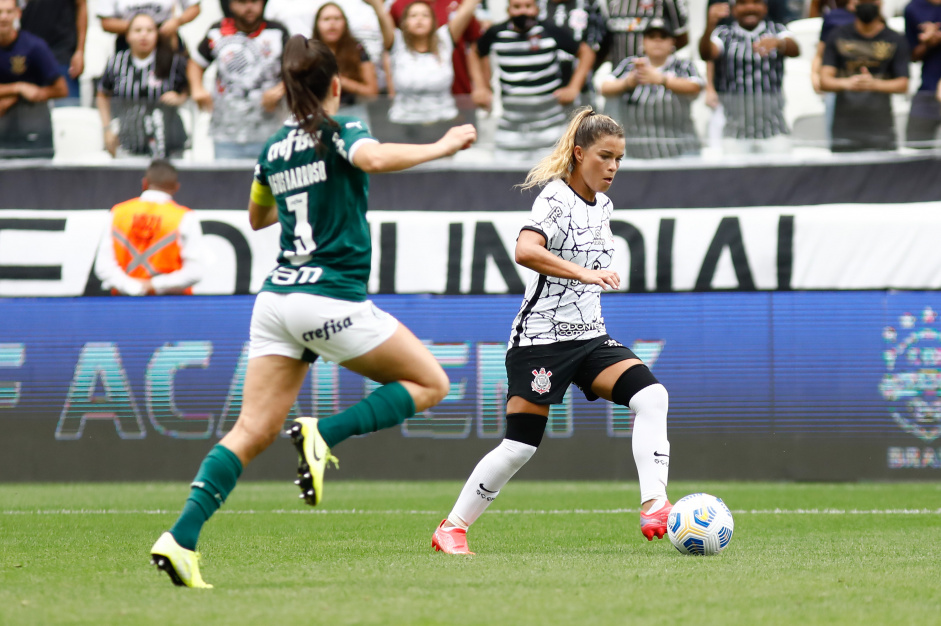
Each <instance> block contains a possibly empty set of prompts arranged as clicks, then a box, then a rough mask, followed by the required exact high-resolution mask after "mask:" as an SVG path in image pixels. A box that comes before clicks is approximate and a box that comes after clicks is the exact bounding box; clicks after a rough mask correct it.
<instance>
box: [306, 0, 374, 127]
mask: <svg viewBox="0 0 941 626" xmlns="http://www.w3.org/2000/svg"><path fill="white" fill-rule="evenodd" d="M313 38H314V39H317V40H319V41H322V42H324V43H325V44H327V47H328V48H330V51H331V52H333V54H334V56H336V58H337V63H339V65H340V87H341V89H342V92H341V94H340V111H341V113H342V114H344V115H353V116H354V117H358V118H361V119H363V120H364V121H366V123H367V125H368V123H369V119H368V117H369V116H368V114H367V112H366V108H365V106H357V105H362V104H363V102H364V99H366V98H375V97H376V96H377V95H378V94H379V79H378V75H377V71H376V64H375V63H374V62H373V61H372V59H370V58H369V54H368V53H367V52H366V49H365V48H363V46H362V44H361V43H360V42H358V41H356V38H355V37H353V35H352V33H350V27H349V23H348V22H347V21H346V14H345V13H344V12H343V9H341V8H340V5H338V4H337V3H336V2H327V3H325V4H324V5H323V6H321V7H320V9H319V10H318V11H317V15H316V18H315V19H314V36H313Z"/></svg>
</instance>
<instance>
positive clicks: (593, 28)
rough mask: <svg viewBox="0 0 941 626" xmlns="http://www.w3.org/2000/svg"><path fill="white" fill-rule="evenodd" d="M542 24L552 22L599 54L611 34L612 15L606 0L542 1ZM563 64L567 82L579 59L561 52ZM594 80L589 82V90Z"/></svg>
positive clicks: (564, 79)
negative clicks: (610, 21) (607, 7)
mask: <svg viewBox="0 0 941 626" xmlns="http://www.w3.org/2000/svg"><path fill="white" fill-rule="evenodd" d="M539 21H540V22H542V21H548V22H549V23H551V24H555V25H556V26H558V27H559V28H563V29H565V30H566V31H567V32H568V33H569V34H570V35H571V36H572V39H574V40H575V41H577V42H579V43H586V44H588V47H589V48H591V49H592V50H594V51H595V52H598V50H600V49H601V44H602V42H603V41H604V39H605V36H607V34H608V27H607V25H606V23H607V21H608V12H607V10H606V9H605V4H604V0H539ZM559 59H560V60H561V63H562V81H563V82H564V83H567V82H568V81H569V80H571V78H572V74H573V72H574V71H575V57H574V56H572V55H570V54H569V53H567V52H561V51H560V52H559ZM590 85H591V80H590V79H589V80H586V81H585V89H583V91H585V90H586V89H588V88H589V86H590Z"/></svg>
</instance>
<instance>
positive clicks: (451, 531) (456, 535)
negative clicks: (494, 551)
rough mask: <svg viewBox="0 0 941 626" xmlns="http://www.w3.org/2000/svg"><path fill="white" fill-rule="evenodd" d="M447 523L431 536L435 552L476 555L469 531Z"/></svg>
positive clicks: (442, 523) (441, 525) (442, 522)
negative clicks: (469, 547)
mask: <svg viewBox="0 0 941 626" xmlns="http://www.w3.org/2000/svg"><path fill="white" fill-rule="evenodd" d="M447 521H448V520H446V519H445V520H441V523H440V524H438V528H437V530H435V534H434V535H432V536H431V546H432V547H433V548H434V549H435V552H439V551H440V552H444V553H445V554H469V555H473V554H474V553H473V552H471V551H470V550H469V549H468V548H467V531H466V530H465V529H463V528H458V527H457V526H452V527H451V528H444V523H445V522H447ZM664 528H665V527H664Z"/></svg>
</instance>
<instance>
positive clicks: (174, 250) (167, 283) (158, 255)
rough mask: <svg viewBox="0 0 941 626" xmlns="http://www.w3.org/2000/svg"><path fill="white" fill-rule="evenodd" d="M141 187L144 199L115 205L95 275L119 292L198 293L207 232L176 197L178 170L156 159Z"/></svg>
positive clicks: (148, 169)
mask: <svg viewBox="0 0 941 626" xmlns="http://www.w3.org/2000/svg"><path fill="white" fill-rule="evenodd" d="M141 186H142V187H143V193H141V195H140V197H138V198H134V199H132V200H128V201H126V202H122V203H121V204H118V205H116V206H115V207H114V208H112V209H111V219H109V220H108V222H107V224H106V225H105V228H104V232H103V233H102V237H101V243H100V244H99V245H98V254H97V257H96V258H95V275H96V276H97V277H98V279H99V280H100V281H101V284H102V287H104V288H105V289H110V290H111V293H112V294H114V295H122V296H146V295H164V294H192V293H193V285H195V284H196V283H198V282H199V281H200V279H201V278H202V277H203V267H202V237H203V231H202V227H201V226H200V224H199V219H197V217H196V214H195V213H193V211H191V210H190V209H188V208H186V207H185V206H181V205H179V204H177V203H176V202H174V201H173V196H174V195H175V194H176V193H177V192H178V191H179V190H180V183H179V180H178V178H177V171H176V168H175V167H173V165H171V164H170V163H169V162H168V161H164V160H162V159H157V160H154V161H153V162H152V163H151V164H150V166H149V167H148V168H147V172H146V173H145V174H144V179H143V180H142V181H141Z"/></svg>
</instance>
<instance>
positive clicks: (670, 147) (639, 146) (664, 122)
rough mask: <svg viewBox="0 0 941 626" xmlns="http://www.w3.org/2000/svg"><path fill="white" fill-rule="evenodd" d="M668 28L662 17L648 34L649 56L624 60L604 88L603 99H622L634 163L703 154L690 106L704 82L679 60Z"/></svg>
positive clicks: (646, 47) (687, 63)
mask: <svg viewBox="0 0 941 626" xmlns="http://www.w3.org/2000/svg"><path fill="white" fill-rule="evenodd" d="M675 42H676V39H675V38H674V36H673V31H671V30H670V25H669V24H667V23H666V22H665V21H664V20H662V19H660V18H654V19H652V20H650V21H649V22H647V27H646V28H645V29H644V52H645V53H646V54H645V56H642V57H630V58H627V59H624V60H623V61H621V63H620V64H618V66H617V67H616V68H615V69H614V73H613V76H612V77H611V78H609V79H608V80H606V81H605V82H604V83H602V84H601V95H603V96H605V97H609V98H610V97H617V96H622V97H623V99H624V106H623V107H622V109H621V110H622V111H623V112H624V119H623V124H624V135H625V137H626V139H627V142H626V146H625V151H626V154H627V155H628V156H629V157H630V158H635V159H662V158H669V157H677V156H684V155H695V154H698V153H699V148H700V146H699V138H698V137H697V136H696V130H695V129H694V128H693V118H692V116H691V114H690V105H691V104H692V102H693V100H695V99H696V96H698V95H699V92H700V91H701V90H702V88H703V85H704V81H703V79H702V78H701V77H700V76H699V73H698V72H697V71H696V66H695V65H693V63H692V62H691V61H689V60H686V59H678V58H677V57H676V55H675V54H674V52H675V51H676V43H675Z"/></svg>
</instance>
